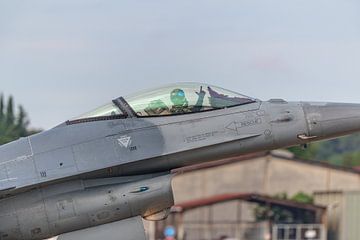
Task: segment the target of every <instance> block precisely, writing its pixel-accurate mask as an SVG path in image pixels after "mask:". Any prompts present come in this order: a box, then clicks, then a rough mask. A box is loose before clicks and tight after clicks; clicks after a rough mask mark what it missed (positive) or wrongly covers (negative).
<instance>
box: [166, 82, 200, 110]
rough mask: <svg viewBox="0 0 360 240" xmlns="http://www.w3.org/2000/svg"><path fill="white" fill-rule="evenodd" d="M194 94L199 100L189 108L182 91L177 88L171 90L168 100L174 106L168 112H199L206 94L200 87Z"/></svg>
mask: <svg viewBox="0 0 360 240" xmlns="http://www.w3.org/2000/svg"><path fill="white" fill-rule="evenodd" d="M195 93H196V94H197V95H198V97H199V98H198V100H197V102H196V104H195V105H194V106H189V102H188V100H187V99H186V96H185V92H184V90H182V89H179V88H176V89H174V90H172V91H171V93H170V99H171V102H172V103H173V104H174V105H173V106H172V107H171V109H170V112H171V113H172V114H177V113H191V112H199V111H200V110H201V108H202V105H203V102H204V96H205V94H206V92H205V91H203V90H202V87H200V91H199V92H195Z"/></svg>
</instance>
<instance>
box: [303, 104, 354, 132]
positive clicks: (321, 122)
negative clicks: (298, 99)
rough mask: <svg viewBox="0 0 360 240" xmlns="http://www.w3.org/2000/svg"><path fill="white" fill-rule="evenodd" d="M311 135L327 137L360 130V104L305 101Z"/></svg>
mask: <svg viewBox="0 0 360 240" xmlns="http://www.w3.org/2000/svg"><path fill="white" fill-rule="evenodd" d="M303 109H304V112H305V117H306V120H307V125H308V131H309V133H308V134H309V136H310V137H317V138H319V139H326V138H332V137H338V136H342V135H346V134H351V133H355V132H358V131H360V104H351V103H303Z"/></svg>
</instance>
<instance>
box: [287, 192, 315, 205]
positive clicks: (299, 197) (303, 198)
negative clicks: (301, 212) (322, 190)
mask: <svg viewBox="0 0 360 240" xmlns="http://www.w3.org/2000/svg"><path fill="white" fill-rule="evenodd" d="M291 200H292V201H295V202H299V203H306V204H313V203H314V198H313V197H312V196H310V195H308V194H306V193H303V192H298V193H297V194H295V195H294V196H293V197H292V198H291Z"/></svg>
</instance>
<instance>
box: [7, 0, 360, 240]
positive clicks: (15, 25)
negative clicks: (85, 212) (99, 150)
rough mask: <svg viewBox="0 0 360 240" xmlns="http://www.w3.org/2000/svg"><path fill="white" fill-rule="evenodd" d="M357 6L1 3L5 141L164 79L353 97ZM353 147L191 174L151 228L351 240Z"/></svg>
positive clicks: (314, 149)
mask: <svg viewBox="0 0 360 240" xmlns="http://www.w3.org/2000/svg"><path fill="white" fill-rule="evenodd" d="M359 13H360V2H359V1H355V0H348V1H339V0H326V1H325V0H318V1H310V0H301V1H300V0H293V1H285V0H273V1H254V0H225V1H219V0H206V1H205V0H198V1H188V0H183V1H164V0H154V1H144V0H131V1H127V0H123V1H115V0H105V1H103V0H72V1H70V0H54V1H47V0H32V1H26V0H12V1H7V0H0V83H1V85H0V92H1V93H2V97H1V99H0V144H4V143H7V142H9V141H12V140H14V139H17V138H19V137H22V136H27V135H29V134H33V133H36V132H39V131H41V130H46V129H49V128H51V127H54V126H56V125H57V124H60V123H62V122H64V121H66V120H68V119H70V118H72V117H74V116H77V115H80V114H81V113H83V112H86V111H88V110H91V109H93V108H95V107H97V106H99V105H102V104H103V103H105V102H108V101H109V100H110V99H114V98H116V97H119V96H122V95H128V94H131V93H134V92H136V91H139V90H144V89H147V88H152V87H156V86H159V85H162V84H167V83H173V82H183V81H195V82H207V83H210V84H214V85H218V86H221V87H224V88H227V89H231V90H233V91H236V92H240V93H242V94H245V95H249V96H252V97H255V98H259V99H262V100H268V99H270V98H284V99H286V100H289V101H291V100H294V101H295V100H304V101H336V102H356V103H360V94H359V93H358V92H359V89H360V81H359V78H360V67H359V63H360V14H359ZM359 143H360V136H359V135H353V136H350V137H346V138H342V139H338V140H332V141H328V142H320V143H315V144H312V145H310V146H308V148H307V149H306V150H304V149H302V148H300V147H295V148H291V149H287V150H286V151H281V152H276V153H274V152H266V153H259V154H260V155H257V156H246V157H242V158H235V159H227V160H223V161H222V162H219V163H218V164H217V165H212V166H197V167H196V168H194V169H187V170H186V171H189V172H185V173H184V174H182V175H179V177H177V178H176V179H175V183H174V188H175V197H176V202H177V206H176V207H175V208H174V209H173V213H172V215H171V217H170V218H169V219H168V220H167V221H166V222H162V223H156V224H155V223H149V224H148V226H147V227H148V232H149V236H150V238H151V239H165V238H168V239H174V238H177V239H188V240H190V239H194V240H195V239H199V240H200V239H204V240H205V239H206V240H207V239H239V240H240V239H271V238H272V239H342V240H348V239H360V232H359V230H358V229H356V228H357V225H356V223H358V222H359V221H360V211H356V210H358V208H359V204H360V199H359V201H357V200H356V199H357V197H358V195H359V194H358V193H357V191H358V190H360V172H359V170H360V167H359V166H360V148H359ZM249 160H252V161H249ZM211 169H212V170H211ZM215 169H216V170H215ZM220 169H221V171H220ZM235 170H236V171H235ZM181 171H182V172H184V171H185V170H181ZM212 171H219V172H221V174H220V175H216V179H214V175H215V174H213V173H212ZM232 171H233V172H232ZM185 176H187V177H188V178H185ZM190 176H192V177H190ZM188 181H190V183H192V184H190V183H187V182H188ZM214 181H215V182H214ZM194 183H196V184H195V185H194ZM349 191H350V192H349ZM219 209H220V210H219ZM357 212H359V215H357V214H355V213H357ZM354 214H355V215H354ZM351 223H352V224H351ZM292 224H295V225H292ZM342 234H348V235H342Z"/></svg>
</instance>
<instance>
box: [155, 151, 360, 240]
mask: <svg viewBox="0 0 360 240" xmlns="http://www.w3.org/2000/svg"><path fill="white" fill-rule="evenodd" d="M175 172H176V173H177V175H176V176H175V177H174V180H173V189H174V197H175V202H176V204H178V205H179V204H183V203H186V202H191V201H194V200H198V199H208V198H211V197H214V196H219V195H224V194H225V195H226V194H231V193H252V194H259V195H261V196H274V195H276V194H286V195H287V196H289V197H291V196H293V195H295V194H297V193H299V192H303V193H306V194H310V195H312V194H313V193H314V192H319V191H326V192H334V191H360V173H359V172H358V171H356V170H354V169H349V168H344V167H339V166H334V165H330V164H327V163H325V162H319V161H308V160H301V159H296V158H294V156H293V155H292V154H291V153H289V152H287V151H279V150H277V151H271V152H262V153H256V154H250V155H245V156H239V157H234V158H228V159H224V160H220V161H216V162H210V163H205V164H200V165H195V166H190V167H185V168H181V169H177V170H175ZM234 204H235V205H234ZM234 206H237V208H241V209H242V210H241V213H240V215H241V216H238V218H239V219H241V222H245V223H254V221H255V219H254V208H255V207H256V206H255V205H254V203H252V202H248V201H237V202H236V203H235V202H234V201H229V202H224V203H222V204H221V205H219V206H216V207H215V208H219V209H221V210H219V211H217V212H218V213H217V214H216V218H219V219H224V218H230V217H229V216H232V215H233V214H234V209H235V208H234ZM210 207H213V206H212V205H208V206H207V205H204V207H198V208H197V209H196V211H189V212H188V213H185V214H184V216H183V221H184V222H183V223H184V226H186V225H188V226H189V224H186V221H188V222H189V223H190V222H191V221H193V220H194V219H196V220H197V221H206V220H207V219H208V218H209V216H208V215H207V212H208V211H209V210H208V209H207V208H210ZM238 214H239V213H238ZM239 219H238V220H237V221H239ZM325 225H326V224H325ZM152 228H155V226H154V225H153V226H152ZM185 228H186V227H185ZM184 231H185V232H186V231H187V229H184ZM151 232H153V233H154V232H156V231H155V230H154V229H153V230H152V231H151ZM151 239H155V238H154V237H152V238H151ZM204 239H206V240H208V239H209V240H210V238H204ZM359 239H360V236H359ZM339 240H340V239H339Z"/></svg>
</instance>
